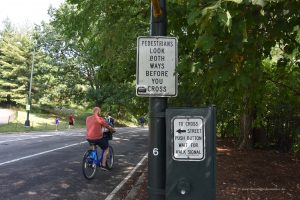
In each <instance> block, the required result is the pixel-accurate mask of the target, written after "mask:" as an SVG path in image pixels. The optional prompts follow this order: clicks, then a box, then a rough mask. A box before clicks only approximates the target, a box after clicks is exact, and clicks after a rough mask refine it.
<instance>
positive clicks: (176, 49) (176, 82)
mask: <svg viewBox="0 0 300 200" xmlns="http://www.w3.org/2000/svg"><path fill="white" fill-rule="evenodd" d="M140 38H162V39H164V38H165V39H175V43H176V45H175V57H176V58H175V59H176V61H175V73H176V67H177V65H178V39H177V37H171V36H139V37H138V38H137V51H136V52H137V53H136V54H137V61H136V87H135V93H136V96H138V97H177V95H178V73H176V74H175V94H174V95H173V94H172V95H171V94H170V95H161V94H151V93H147V94H139V93H138V91H137V90H138V80H139V48H138V47H139V40H140Z"/></svg>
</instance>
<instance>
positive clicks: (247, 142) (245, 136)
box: [239, 99, 255, 149]
mask: <svg viewBox="0 0 300 200" xmlns="http://www.w3.org/2000/svg"><path fill="white" fill-rule="evenodd" d="M254 118H255V109H254V107H253V106H251V104H250V102H249V100H248V99H246V100H245V109H244V112H243V113H242V114H241V118H240V129H241V133H240V141H241V142H240V145H239V149H251V148H252V147H253V145H252V144H253V132H252V130H253V127H252V124H253V122H254Z"/></svg>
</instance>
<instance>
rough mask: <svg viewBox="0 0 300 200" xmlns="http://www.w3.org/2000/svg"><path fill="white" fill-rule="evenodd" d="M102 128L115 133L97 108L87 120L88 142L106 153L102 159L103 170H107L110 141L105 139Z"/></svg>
mask: <svg viewBox="0 0 300 200" xmlns="http://www.w3.org/2000/svg"><path fill="white" fill-rule="evenodd" d="M102 128H107V129H108V130H109V131H110V132H111V133H114V132H115V129H114V128H112V127H111V126H110V125H108V123H107V122H106V121H105V119H103V118H102V117H101V108H99V107H95V108H94V109H93V115H91V116H89V117H87V118H86V140H87V141H88V142H89V143H94V144H96V145H98V146H100V148H101V149H102V150H103V151H104V156H103V159H102V166H101V168H102V169H103V170H106V160H107V156H108V153H109V148H108V139H107V138H106V137H103V132H102Z"/></svg>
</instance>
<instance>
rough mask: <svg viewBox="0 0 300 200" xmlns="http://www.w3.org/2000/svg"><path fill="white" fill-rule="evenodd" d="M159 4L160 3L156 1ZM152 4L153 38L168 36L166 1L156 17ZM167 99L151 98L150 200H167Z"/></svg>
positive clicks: (161, 5) (160, 4)
mask: <svg viewBox="0 0 300 200" xmlns="http://www.w3.org/2000/svg"><path fill="white" fill-rule="evenodd" d="M154 2H156V3H157V4H158V1H154ZM153 6H157V5H156V4H151V27H150V29H151V32H150V35H151V36H165V35H167V12H166V0H160V1H159V7H160V9H161V15H158V16H157V17H156V16H154V14H155V13H154V9H153ZM167 100H168V99H167V98H166V97H151V98H150V100H149V105H150V124H149V133H150V138H149V143H150V144H149V150H148V152H149V153H148V177H149V178H148V196H149V200H164V199H165V180H166V170H165V169H166V162H165V161H166V124H165V111H166V108H167Z"/></svg>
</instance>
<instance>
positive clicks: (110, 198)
mask: <svg viewBox="0 0 300 200" xmlns="http://www.w3.org/2000/svg"><path fill="white" fill-rule="evenodd" d="M147 157H148V154H146V155H145V156H144V157H143V158H142V160H141V161H140V162H139V163H138V164H137V165H136V166H135V167H134V168H133V170H132V171H131V172H130V173H129V174H128V175H127V176H126V178H125V179H124V180H123V181H122V182H121V183H120V184H119V185H118V186H117V187H116V188H115V189H114V190H113V191H112V192H111V193H110V194H109V195H108V196H107V197H106V199H105V200H112V199H113V198H114V196H115V195H116V194H117V192H118V191H119V190H120V189H121V188H122V187H123V185H124V184H125V183H126V182H127V180H128V179H130V177H131V176H132V175H133V173H134V172H135V171H136V170H137V169H138V167H139V166H141V165H142V163H143V162H144V160H145V159H146V158H147Z"/></svg>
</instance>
